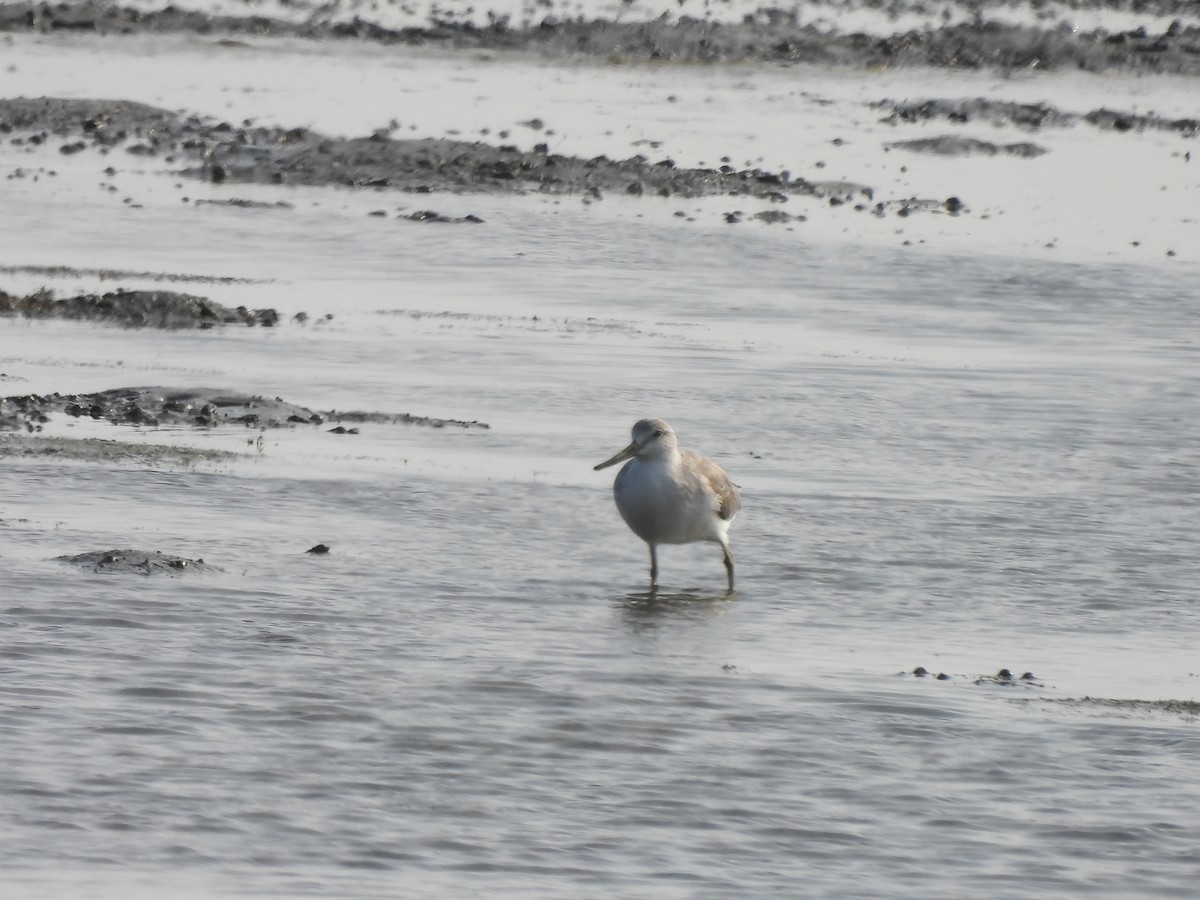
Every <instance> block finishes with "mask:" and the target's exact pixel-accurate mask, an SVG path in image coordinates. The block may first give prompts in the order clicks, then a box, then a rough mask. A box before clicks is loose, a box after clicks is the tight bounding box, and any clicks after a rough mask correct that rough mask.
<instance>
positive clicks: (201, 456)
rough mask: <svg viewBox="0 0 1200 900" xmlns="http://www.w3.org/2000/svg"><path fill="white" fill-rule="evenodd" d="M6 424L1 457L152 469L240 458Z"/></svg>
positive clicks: (0, 432)
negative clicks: (12, 428)
mask: <svg viewBox="0 0 1200 900" xmlns="http://www.w3.org/2000/svg"><path fill="white" fill-rule="evenodd" d="M0 402H2V401H0ZM5 427H6V424H5V422H4V420H3V418H2V417H0V459H31V460H37V459H41V460H73V461H75V462H85V463H114V464H118V465H126V464H129V463H134V464H137V465H144V466H150V467H152V468H157V467H160V466H163V467H167V468H183V469H190V468H193V467H195V466H196V465H199V464H211V463H227V462H232V461H233V460H235V459H237V457H238V455H237V454H236V453H231V452H229V451H228V450H213V449H211V448H208V449H201V448H195V447H173V446H169V445H167V444H147V443H144V442H142V441H138V442H137V443H128V442H126V441H115V440H104V439H101V438H66V437H48V436H45V435H40V434H37V435H29V434H15V433H8V434H6V433H5V432H4V431H3V430H2V429H4V428H5Z"/></svg>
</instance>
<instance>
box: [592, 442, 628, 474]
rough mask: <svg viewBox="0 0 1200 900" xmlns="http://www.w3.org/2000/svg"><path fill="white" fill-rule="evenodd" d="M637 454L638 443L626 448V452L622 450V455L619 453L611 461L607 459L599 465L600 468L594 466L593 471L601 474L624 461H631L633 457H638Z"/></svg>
mask: <svg viewBox="0 0 1200 900" xmlns="http://www.w3.org/2000/svg"><path fill="white" fill-rule="evenodd" d="M637 452H638V445H637V441H634V442H633V443H632V444H630V445H629V446H628V447H626V448H625V449H624V450H622V451H621V452H620V453H618V454H617V455H616V456H614V457H612V458H611V459H606V460H605V461H604V462H602V463H600V465H598V466H592V471H593V472H599V471H600V470H601V469H607V468H608V467H609V466H615V465H616V464H617V463H619V462H621V461H622V460H626V459H630V458H631V457H634V456H637Z"/></svg>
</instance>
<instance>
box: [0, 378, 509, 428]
mask: <svg viewBox="0 0 1200 900" xmlns="http://www.w3.org/2000/svg"><path fill="white" fill-rule="evenodd" d="M61 415H66V416H71V417H73V418H88V419H94V420H98V421H105V422H109V423H111V424H113V425H140V426H148V427H155V426H161V425H188V426H195V427H199V428H212V427H215V426H218V425H242V426H245V427H249V428H287V427H291V426H303V425H323V424H325V423H326V422H331V423H332V422H350V423H364V422H372V423H376V424H390V425H423V426H427V427H430V428H445V427H448V426H450V427H458V428H488V427H489V426H488V425H487V424H486V423H484V422H479V421H463V420H460V419H439V418H434V417H431V416H414V415H411V414H409V413H380V412H358V411H343V412H339V411H336V410H333V411H329V412H316V411H314V410H311V409H308V408H307V407H303V406H297V405H295V404H293V403H288V402H287V401H286V400H283V399H282V398H280V397H275V398H270V397H260V396H251V395H249V394H239V393H236V392H232V391H220V390H213V389H206V388H192V389H186V390H180V389H172V388H163V387H133V388H113V389H111V390H107V391H98V392H95V393H90V394H46V395H38V394H25V395H22V396H13V397H5V398H3V399H0V430H7V431H25V432H37V431H40V430H41V428H42V426H43V425H45V424H46V423H47V422H49V421H50V418H51V417H52V416H61ZM340 433H346V432H345V429H343V431H342V432H340Z"/></svg>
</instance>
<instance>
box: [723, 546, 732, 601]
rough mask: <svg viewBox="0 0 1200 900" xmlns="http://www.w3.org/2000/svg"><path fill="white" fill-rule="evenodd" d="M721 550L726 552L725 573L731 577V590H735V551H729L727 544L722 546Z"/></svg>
mask: <svg viewBox="0 0 1200 900" xmlns="http://www.w3.org/2000/svg"><path fill="white" fill-rule="evenodd" d="M721 549H722V550H724V551H725V573H726V574H727V575H728V576H729V590H731V591H732V590H733V551H732V550H730V549H729V545H728V544H726V543H722V544H721Z"/></svg>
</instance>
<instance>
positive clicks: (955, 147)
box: [888, 134, 1048, 159]
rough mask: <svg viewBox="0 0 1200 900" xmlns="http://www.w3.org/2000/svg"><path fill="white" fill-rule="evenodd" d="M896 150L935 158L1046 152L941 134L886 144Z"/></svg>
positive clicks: (1026, 144) (1027, 156)
mask: <svg viewBox="0 0 1200 900" xmlns="http://www.w3.org/2000/svg"><path fill="white" fill-rule="evenodd" d="M888 146H889V147H892V148H894V149H896V150H907V151H909V152H910V153H931V154H933V155H935V156H1000V155H1006V156H1018V157H1023V158H1025V159H1032V158H1033V157H1035V156H1041V155H1042V154H1043V153H1046V152H1048V151H1047V150H1046V149H1045V148H1044V147H1039V146H1038V145H1037V144H1032V143H1029V142H1028V141H1021V142H1018V143H1014V144H994V143H992V142H991V141H981V140H979V139H977V138H967V137H960V136H958V135H953V134H943V135H939V136H938V137H931V138H916V139H915V140H911V141H893V142H892V143H890V144H888Z"/></svg>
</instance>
